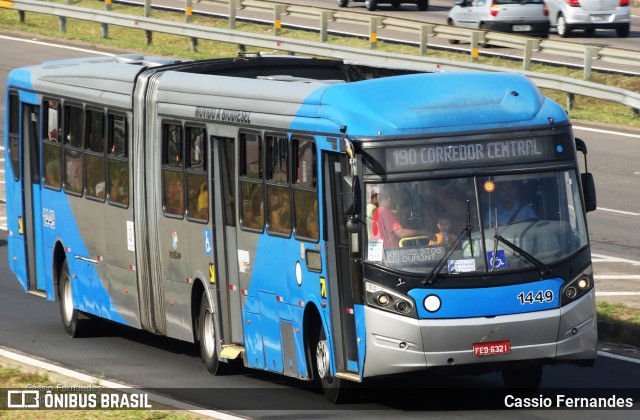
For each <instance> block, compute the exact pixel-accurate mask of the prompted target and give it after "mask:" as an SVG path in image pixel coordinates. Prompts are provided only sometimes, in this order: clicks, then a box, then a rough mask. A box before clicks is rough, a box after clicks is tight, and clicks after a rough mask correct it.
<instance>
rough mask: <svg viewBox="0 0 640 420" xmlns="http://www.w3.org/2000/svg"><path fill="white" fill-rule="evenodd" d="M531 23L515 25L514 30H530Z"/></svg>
mask: <svg viewBox="0 0 640 420" xmlns="http://www.w3.org/2000/svg"><path fill="white" fill-rule="evenodd" d="M529 31H531V25H513V32H529Z"/></svg>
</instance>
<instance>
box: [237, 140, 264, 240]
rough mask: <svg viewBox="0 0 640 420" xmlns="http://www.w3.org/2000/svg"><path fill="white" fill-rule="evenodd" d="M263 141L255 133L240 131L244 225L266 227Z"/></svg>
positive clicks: (241, 205)
mask: <svg viewBox="0 0 640 420" xmlns="http://www.w3.org/2000/svg"><path fill="white" fill-rule="evenodd" d="M264 207H265V206H264V184H263V180H262V141H261V139H260V137H259V136H258V135H257V134H255V133H240V217H241V218H242V220H241V222H242V227H243V228H248V229H255V230H259V231H262V229H264V211H265V208H264Z"/></svg>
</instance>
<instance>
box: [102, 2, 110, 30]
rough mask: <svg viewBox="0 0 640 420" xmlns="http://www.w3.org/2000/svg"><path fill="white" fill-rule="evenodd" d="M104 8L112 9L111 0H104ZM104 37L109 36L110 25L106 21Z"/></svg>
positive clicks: (103, 25)
mask: <svg viewBox="0 0 640 420" xmlns="http://www.w3.org/2000/svg"><path fill="white" fill-rule="evenodd" d="M104 10H106V11H107V12H110V11H111V0H104ZM102 38H104V39H107V38H109V25H108V24H106V23H103V24H102Z"/></svg>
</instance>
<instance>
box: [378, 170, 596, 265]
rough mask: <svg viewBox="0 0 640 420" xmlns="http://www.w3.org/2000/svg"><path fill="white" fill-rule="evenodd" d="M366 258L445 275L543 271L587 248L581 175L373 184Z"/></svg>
mask: <svg viewBox="0 0 640 420" xmlns="http://www.w3.org/2000/svg"><path fill="white" fill-rule="evenodd" d="M366 193H367V195H366V197H367V199H368V200H369V201H368V203H367V207H366V225H367V247H366V252H367V257H366V259H367V260H368V261H369V262H371V263H375V264H382V265H384V266H387V267H389V268H392V269H395V270H399V271H405V272H411V273H421V274H429V273H430V272H431V271H432V270H434V269H435V267H437V266H439V265H441V268H439V269H438V273H437V274H439V275H455V274H460V273H469V274H472V273H476V274H482V273H487V272H496V271H507V270H519V269H526V268H532V267H537V268H544V267H547V265H548V264H551V263H554V262H556V261H558V260H561V259H563V258H565V257H567V256H569V255H571V254H572V253H574V252H575V251H577V250H578V249H580V248H582V247H584V246H585V245H587V231H586V225H585V220H584V216H583V214H584V213H583V211H582V205H581V201H580V193H579V188H578V182H577V179H576V173H575V172H574V171H557V172H545V173H531V174H525V175H523V174H518V175H503V176H484V177H466V178H451V179H437V180H424V181H406V182H396V183H384V184H367V185H366Z"/></svg>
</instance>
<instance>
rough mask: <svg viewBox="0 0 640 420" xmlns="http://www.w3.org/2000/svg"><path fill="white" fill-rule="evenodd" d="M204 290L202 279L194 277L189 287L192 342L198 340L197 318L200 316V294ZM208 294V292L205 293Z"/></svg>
mask: <svg viewBox="0 0 640 420" xmlns="http://www.w3.org/2000/svg"><path fill="white" fill-rule="evenodd" d="M205 291H206V288H205V286H204V284H203V281H202V280H201V279H200V278H196V279H195V280H194V281H193V287H191V299H190V300H191V304H190V308H191V331H192V333H193V340H194V343H197V342H198V341H200V329H199V328H198V320H199V318H200V299H202V294H203V293H204V292H205ZM207 296H208V293H207Z"/></svg>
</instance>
